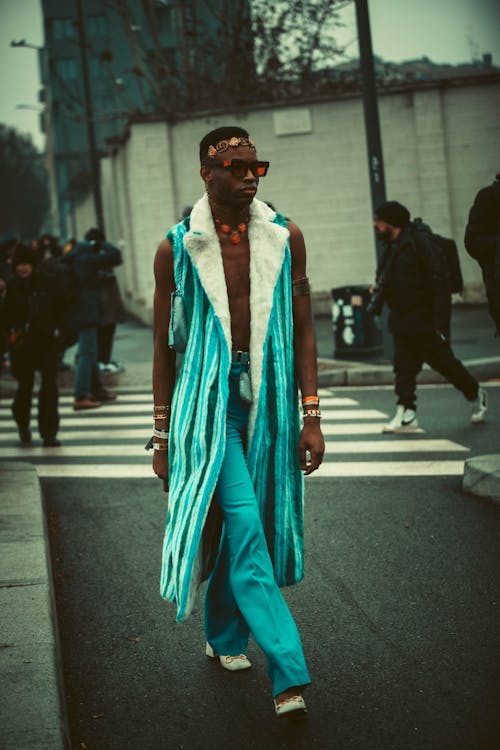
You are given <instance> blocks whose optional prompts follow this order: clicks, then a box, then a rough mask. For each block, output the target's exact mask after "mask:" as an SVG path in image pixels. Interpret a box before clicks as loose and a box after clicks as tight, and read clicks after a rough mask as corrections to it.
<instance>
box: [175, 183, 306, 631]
mask: <svg viewBox="0 0 500 750" xmlns="http://www.w3.org/2000/svg"><path fill="white" fill-rule="evenodd" d="M288 236H289V232H288V229H287V227H286V221H285V220H284V218H283V217H282V216H281V215H279V214H276V213H275V212H274V211H273V210H271V209H270V208H269V207H268V206H267V205H266V204H265V203H263V202H261V201H259V200H254V201H253V203H252V204H251V207H250V222H249V228H248V237H249V242H250V313H251V335H250V378H251V383H252V397H253V403H252V405H251V407H250V414H249V425H248V437H247V454H246V459H247V464H248V467H249V471H250V475H251V477H252V481H253V484H254V488H255V493H256V497H257V501H258V503H259V508H260V512H261V517H262V520H263V524H264V529H265V533H266V539H267V543H268V547H269V552H270V554H271V559H272V561H273V565H274V571H275V576H276V580H277V582H278V584H279V585H280V586H286V585H290V584H293V583H297V582H298V581H300V579H301V578H302V575H303V477H302V473H301V471H300V465H299V458H298V448H297V445H298V438H299V432H300V421H299V408H298V394H297V385H296V379H295V370H294V356H293V319H292V289H291V255H290V247H289V241H288ZM167 238H168V239H169V240H170V242H171V244H172V247H173V250H174V270H175V272H176V279H177V278H178V271H179V268H180V266H179V264H184V266H183V268H184V274H183V275H184V284H183V286H184V289H183V292H184V298H185V303H186V310H187V313H188V327H189V337H188V343H187V348H186V352H185V354H184V358H183V362H182V366H181V369H180V372H179V375H178V378H177V381H176V385H175V389H174V394H173V399H172V417H171V424H170V439H169V487H170V494H169V501H168V513H167V522H166V530H165V537H164V544H163V562H162V575H161V594H162V596H163V597H164V598H165V599H167V600H169V601H172V602H175V604H176V605H177V620H178V621H182V620H184V619H185V618H186V617H188V616H189V615H190V614H191V612H192V610H193V607H194V605H195V603H196V593H197V590H198V587H199V584H200V582H201V581H202V580H203V579H204V578H206V577H207V575H208V574H209V572H210V569H211V567H212V566H213V562H214V560H215V554H216V552H217V546H218V543H219V538H220V528H221V526H220V523H221V520H220V511H218V506H217V504H216V503H213V502H212V500H213V497H214V491H215V487H216V484H217V479H218V476H219V472H220V467H221V462H222V458H223V456H224V450H225V427H226V410H227V399H228V392H229V370H230V365H231V321H230V315H229V303H228V298H227V290H226V282H225V276H224V268H223V264H222V256H221V251H220V244H219V239H218V236H217V233H216V230H215V226H214V222H213V219H212V214H211V211H210V207H209V203H208V198H207V196H204V197H203V198H201V199H200V200H199V201H198V202H197V203H196V205H195V206H194V208H193V210H192V213H191V217H190V219H186V220H184V221H183V222H181V223H180V224H177V225H176V226H174V227H173V228H172V229H171V230H170V232H169V233H168V234H167ZM218 516H219V517H218Z"/></svg>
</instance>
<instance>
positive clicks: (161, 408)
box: [153, 404, 170, 411]
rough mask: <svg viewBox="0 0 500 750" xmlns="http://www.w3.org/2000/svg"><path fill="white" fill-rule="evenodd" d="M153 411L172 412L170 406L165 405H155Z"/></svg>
mask: <svg viewBox="0 0 500 750" xmlns="http://www.w3.org/2000/svg"><path fill="white" fill-rule="evenodd" d="M153 409H154V411H170V404H165V405H161V404H154V405H153Z"/></svg>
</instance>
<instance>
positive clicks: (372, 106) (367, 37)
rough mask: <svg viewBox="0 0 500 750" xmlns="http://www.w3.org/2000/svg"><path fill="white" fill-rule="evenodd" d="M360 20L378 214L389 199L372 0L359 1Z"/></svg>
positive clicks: (370, 159) (374, 203) (370, 164)
mask: <svg viewBox="0 0 500 750" xmlns="http://www.w3.org/2000/svg"><path fill="white" fill-rule="evenodd" d="M356 20H357V24H358V40H359V57H360V67H361V77H362V83H363V109H364V112H365V129H366V146H367V150H368V167H369V172H370V188H371V195H372V208H373V210H374V211H375V209H376V208H377V207H378V206H380V204H381V203H384V201H385V199H386V198H385V175H384V157H383V155H382V140H381V137H380V121H379V116H378V103H377V89H376V86H375V71H374V65H373V51H372V39H371V33H370V17H369V15H368V0H356Z"/></svg>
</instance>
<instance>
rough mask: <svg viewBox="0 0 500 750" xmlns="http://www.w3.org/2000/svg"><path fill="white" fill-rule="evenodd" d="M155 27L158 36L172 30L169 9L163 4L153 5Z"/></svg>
mask: <svg viewBox="0 0 500 750" xmlns="http://www.w3.org/2000/svg"><path fill="white" fill-rule="evenodd" d="M155 17H156V25H157V27H158V31H159V33H160V34H168V33H169V32H170V31H171V30H172V20H171V14H170V7H168V6H166V5H165V4H164V3H159V2H157V3H155Z"/></svg>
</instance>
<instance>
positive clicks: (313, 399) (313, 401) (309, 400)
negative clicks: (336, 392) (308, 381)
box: [302, 396, 319, 404]
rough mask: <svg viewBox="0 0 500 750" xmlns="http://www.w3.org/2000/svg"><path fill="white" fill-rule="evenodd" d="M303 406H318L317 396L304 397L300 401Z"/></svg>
mask: <svg viewBox="0 0 500 750" xmlns="http://www.w3.org/2000/svg"><path fill="white" fill-rule="evenodd" d="M302 403H303V404H319V396H305V397H304V398H303V399H302Z"/></svg>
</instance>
